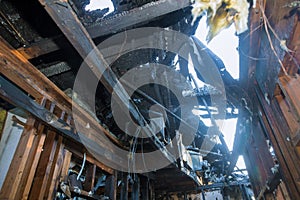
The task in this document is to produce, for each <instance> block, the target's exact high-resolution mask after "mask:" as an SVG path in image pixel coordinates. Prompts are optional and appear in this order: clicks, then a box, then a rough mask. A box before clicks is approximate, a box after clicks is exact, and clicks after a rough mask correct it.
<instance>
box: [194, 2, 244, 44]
mask: <svg viewBox="0 0 300 200" xmlns="http://www.w3.org/2000/svg"><path fill="white" fill-rule="evenodd" d="M248 8H249V3H248V2H247V0H195V3H194V8H193V10H192V14H193V16H194V21H195V19H196V18H198V17H200V16H202V15H204V14H206V15H207V26H208V27H209V32H208V35H207V38H206V40H207V41H208V42H209V41H211V40H212V39H213V38H214V37H215V36H216V35H217V34H218V33H220V32H221V31H222V30H224V29H226V28H228V27H230V26H231V25H232V24H233V23H234V25H235V29H236V33H237V34H241V33H243V32H244V31H246V30H247V29H248V25H247V22H248V15H249V11H248Z"/></svg>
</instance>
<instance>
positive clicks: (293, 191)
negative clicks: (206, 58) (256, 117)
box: [256, 90, 300, 199]
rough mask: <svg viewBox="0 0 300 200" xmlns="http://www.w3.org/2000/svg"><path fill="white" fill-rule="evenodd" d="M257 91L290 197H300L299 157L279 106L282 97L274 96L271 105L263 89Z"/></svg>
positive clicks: (264, 121) (263, 118) (263, 117)
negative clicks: (290, 139)
mask: <svg viewBox="0 0 300 200" xmlns="http://www.w3.org/2000/svg"><path fill="white" fill-rule="evenodd" d="M256 92H257V97H258V98H259V103H260V105H261V107H262V112H263V115H262V116H261V118H262V120H263V124H264V125H265V127H266V130H267V135H268V137H269V138H270V141H271V143H272V146H273V148H274V151H275V154H276V158H277V159H278V162H279V164H280V172H281V175H282V176H283V180H284V181H285V183H286V184H287V186H288V191H289V194H290V197H291V198H292V199H299V198H300V183H299V178H298V177H299V175H300V171H299V168H298V167H297V166H299V158H298V155H296V154H295V147H294V146H293V145H292V144H291V141H289V139H288V138H289V137H290V134H289V133H290V130H289V128H288V125H287V124H286V121H285V119H284V118H283V116H282V113H281V112H280V111H279V108H278V107H279V106H278V103H277V101H278V102H280V101H282V99H280V96H277V98H276V99H275V98H274V99H273V100H272V101H271V102H269V103H270V105H269V104H268V102H267V101H266V99H265V97H264V95H263V94H262V91H261V90H257V91H256Z"/></svg>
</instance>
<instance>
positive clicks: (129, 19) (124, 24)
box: [87, 0, 191, 38]
mask: <svg viewBox="0 0 300 200" xmlns="http://www.w3.org/2000/svg"><path fill="white" fill-rule="evenodd" d="M190 4H191V3H190V0H172V1H170V0H159V1H155V2H151V3H148V4H145V5H143V6H141V7H139V8H134V9H132V10H129V11H123V12H121V13H118V14H116V15H114V16H112V17H111V18H108V19H104V20H102V21H100V22H99V23H96V24H94V25H91V26H88V27H87V31H88V32H89V34H90V35H91V37H92V38H97V37H100V36H104V35H108V34H112V33H116V32H118V31H121V30H125V29H126V28H130V27H132V26H134V25H141V24H145V23H149V21H152V20H154V19H155V18H157V17H160V16H163V15H165V14H168V13H171V12H174V11H177V10H180V9H183V8H186V7H188V6H189V5H190Z"/></svg>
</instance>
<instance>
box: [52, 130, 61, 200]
mask: <svg viewBox="0 0 300 200" xmlns="http://www.w3.org/2000/svg"><path fill="white" fill-rule="evenodd" d="M60 137H61V136H60ZM63 152H64V144H62V145H61V146H60V148H59V152H58V157H57V159H56V164H55V169H54V172H53V176H52V180H51V181H50V183H51V184H50V187H49V190H48V191H49V195H48V200H52V199H55V198H54V197H55V196H54V195H55V194H56V191H57V187H58V183H59V180H60V173H61V170H62V166H63V161H64V157H63Z"/></svg>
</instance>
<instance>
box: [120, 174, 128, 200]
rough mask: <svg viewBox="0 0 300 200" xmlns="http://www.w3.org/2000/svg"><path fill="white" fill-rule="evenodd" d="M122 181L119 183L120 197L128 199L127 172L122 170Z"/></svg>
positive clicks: (123, 199) (124, 199)
mask: <svg viewBox="0 0 300 200" xmlns="http://www.w3.org/2000/svg"><path fill="white" fill-rule="evenodd" d="M121 181H122V183H121V193H120V199H121V200H128V178H127V174H126V173H124V172H122V180H121Z"/></svg>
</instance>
